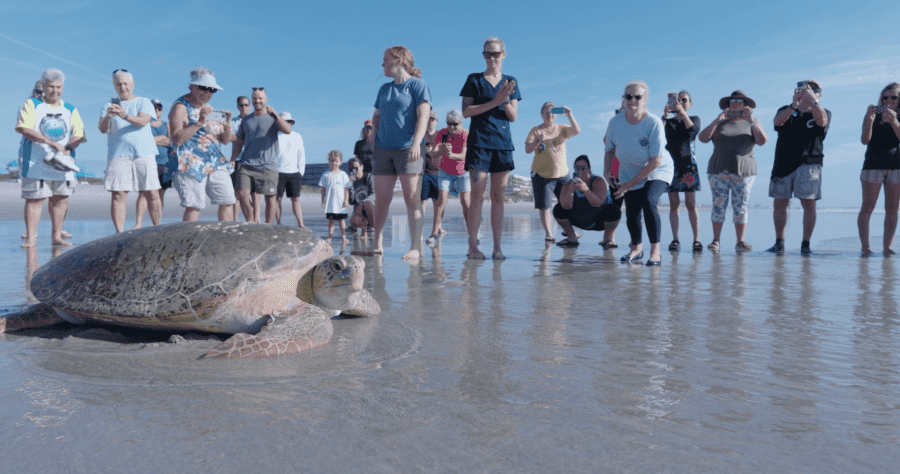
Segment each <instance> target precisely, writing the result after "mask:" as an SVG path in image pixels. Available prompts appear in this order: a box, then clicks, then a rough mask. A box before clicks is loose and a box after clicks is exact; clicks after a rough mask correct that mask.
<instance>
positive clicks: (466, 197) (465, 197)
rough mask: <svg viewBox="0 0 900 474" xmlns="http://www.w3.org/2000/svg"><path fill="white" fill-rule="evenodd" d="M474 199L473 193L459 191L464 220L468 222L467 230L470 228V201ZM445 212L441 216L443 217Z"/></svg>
mask: <svg viewBox="0 0 900 474" xmlns="http://www.w3.org/2000/svg"><path fill="white" fill-rule="evenodd" d="M471 201H472V193H467V192H462V193H459V205H460V207H462V215H463V221H465V223H466V230H468V229H469V207H470V205H469V203H470V202H471ZM443 216H444V215H443V214H441V217H442V218H443Z"/></svg>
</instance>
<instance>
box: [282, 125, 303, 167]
mask: <svg viewBox="0 0 900 474" xmlns="http://www.w3.org/2000/svg"><path fill="white" fill-rule="evenodd" d="M278 149H279V151H280V152H279V154H278V172H279V173H300V175H301V176H302V175H303V174H304V173H306V154H305V152H304V150H303V137H301V136H300V134H299V133H297V132H295V131H293V130H292V131H291V133H290V134H288V135H285V134H283V133H280V134H278Z"/></svg>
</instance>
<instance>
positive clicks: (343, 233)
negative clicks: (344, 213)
mask: <svg viewBox="0 0 900 474" xmlns="http://www.w3.org/2000/svg"><path fill="white" fill-rule="evenodd" d="M338 229H340V231H341V242H343V243H345V244H346V243H347V242H350V241H349V240H348V239H347V227H346V223H345V222H344V219H341V220H339V221H338Z"/></svg>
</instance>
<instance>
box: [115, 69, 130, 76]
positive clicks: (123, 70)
mask: <svg viewBox="0 0 900 474" xmlns="http://www.w3.org/2000/svg"><path fill="white" fill-rule="evenodd" d="M117 72H128V69H116V70H115V71H113V76H115V75H116V73H117Z"/></svg>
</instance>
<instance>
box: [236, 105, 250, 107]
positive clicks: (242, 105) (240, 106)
mask: <svg viewBox="0 0 900 474" xmlns="http://www.w3.org/2000/svg"><path fill="white" fill-rule="evenodd" d="M238 107H250V104H238Z"/></svg>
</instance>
